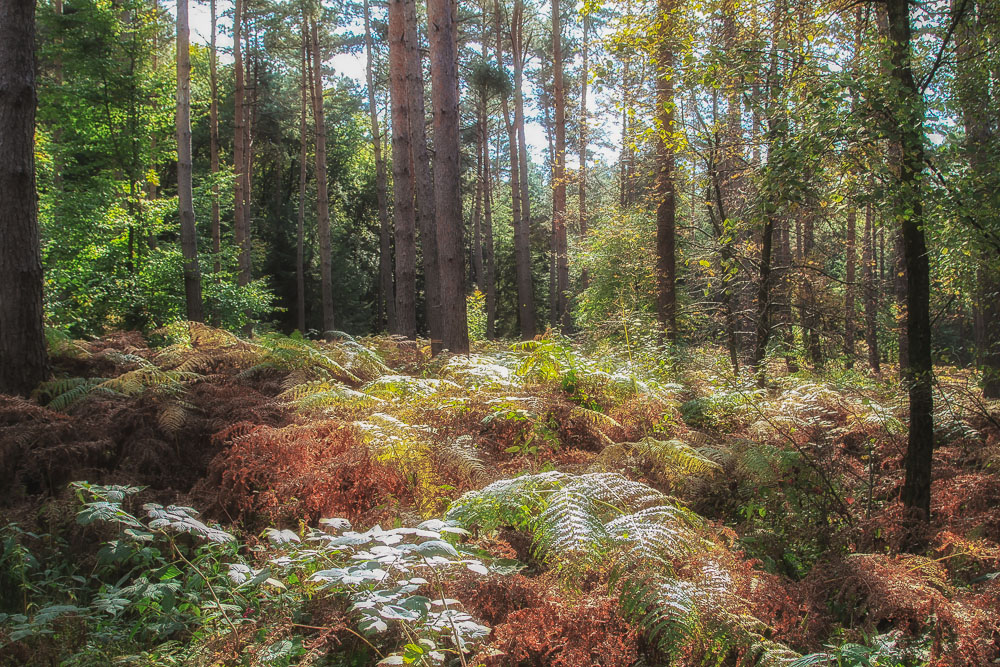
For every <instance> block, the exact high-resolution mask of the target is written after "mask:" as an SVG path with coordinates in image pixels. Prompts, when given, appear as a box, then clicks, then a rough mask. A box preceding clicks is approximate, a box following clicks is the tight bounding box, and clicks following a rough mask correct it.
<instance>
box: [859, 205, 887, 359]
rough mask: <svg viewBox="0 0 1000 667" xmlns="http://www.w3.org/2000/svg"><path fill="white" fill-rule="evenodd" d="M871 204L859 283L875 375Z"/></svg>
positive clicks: (867, 210) (875, 305) (875, 308)
mask: <svg viewBox="0 0 1000 667" xmlns="http://www.w3.org/2000/svg"><path fill="white" fill-rule="evenodd" d="M872 222H873V220H872V205H871V204H868V205H866V206H865V229H864V237H863V239H862V244H863V246H864V247H863V248H862V256H861V284H862V289H863V291H864V298H865V342H866V344H867V345H868V365H869V366H871V369H872V372H873V373H875V375H880V374H881V372H882V369H881V366H880V364H879V349H878V287H877V285H876V282H875V273H876V271H875V269H876V266H875V229H874V227H873V225H872Z"/></svg>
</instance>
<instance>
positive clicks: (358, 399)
mask: <svg viewBox="0 0 1000 667" xmlns="http://www.w3.org/2000/svg"><path fill="white" fill-rule="evenodd" d="M278 399H279V400H282V401H285V402H286V403H289V404H290V405H292V406H294V407H295V408H296V409H297V410H301V411H305V412H310V411H315V410H324V409H326V408H334V407H347V408H352V407H370V406H372V405H376V404H378V403H382V402H383V401H382V399H380V398H377V397H375V396H370V395H368V394H365V393H363V392H360V391H357V390H354V389H351V388H350V387H348V386H347V385H346V384H344V383H343V382H337V381H336V380H313V381H310V382H303V383H301V384H296V385H295V386H293V387H291V388H290V389H287V390H285V391H284V392H282V393H281V394H279V395H278Z"/></svg>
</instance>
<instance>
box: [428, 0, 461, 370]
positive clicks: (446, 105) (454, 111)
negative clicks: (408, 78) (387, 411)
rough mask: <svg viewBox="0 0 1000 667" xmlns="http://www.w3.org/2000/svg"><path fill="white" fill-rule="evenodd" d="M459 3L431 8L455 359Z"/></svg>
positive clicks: (446, 340) (445, 339) (448, 311)
mask: <svg viewBox="0 0 1000 667" xmlns="http://www.w3.org/2000/svg"><path fill="white" fill-rule="evenodd" d="M454 2H455V0H428V2H427V33H428V38H429V41H430V53H431V97H432V103H433V107H434V211H435V226H436V228H437V229H436V231H437V248H438V263H439V266H440V272H441V273H440V276H441V277H440V283H439V290H440V298H441V313H440V318H441V319H440V326H441V329H440V332H441V347H442V348H443V349H447V350H449V351H451V352H452V353H454V354H468V352H469V325H468V322H467V320H466V304H465V252H464V248H465V244H464V243H463V241H462V227H463V223H462V172H461V169H462V165H461V157H462V155H461V147H460V144H459V121H460V118H459V113H458V58H457V55H456V54H457V50H456V39H455V32H456V26H455V22H454V19H455V5H454ZM435 338H436V336H435Z"/></svg>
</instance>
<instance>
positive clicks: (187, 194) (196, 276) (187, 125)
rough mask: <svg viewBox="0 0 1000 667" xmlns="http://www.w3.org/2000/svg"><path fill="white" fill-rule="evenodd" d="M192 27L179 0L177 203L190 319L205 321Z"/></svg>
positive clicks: (181, 1) (183, 5)
mask: <svg viewBox="0 0 1000 667" xmlns="http://www.w3.org/2000/svg"><path fill="white" fill-rule="evenodd" d="M190 35H191V28H190V25H189V24H188V3H187V0H177V203H178V214H179V217H180V222H181V253H182V254H183V255H184V297H185V302H186V304H187V318H188V320H189V321H191V322H204V321H205V316H204V314H203V311H202V304H201V270H200V269H199V267H198V235H197V232H196V231H195V227H194V189H193V185H192V182H191V181H192V173H191V171H192V163H191V48H190V44H189V40H190Z"/></svg>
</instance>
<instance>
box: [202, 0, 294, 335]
mask: <svg viewBox="0 0 1000 667" xmlns="http://www.w3.org/2000/svg"><path fill="white" fill-rule="evenodd" d="M213 1H214V0H213ZM301 51H302V80H301V84H300V85H299V98H300V104H299V210H298V220H297V221H296V223H297V224H296V227H295V232H296V233H295V311H296V312H295V314H296V321H297V323H298V330H299V332H301V333H305V331H306V251H305V245H306V231H305V222H306V173H307V166H306V160H308V159H309V152H308V147H309V139H308V125H307V123H306V113H307V107H308V106H309V102H308V98H309V93H308V90H309V85H310V84H309V66H308V57H309V38H308V28H307V26H306V20H305V16H304V15H303V17H302V47H301Z"/></svg>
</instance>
